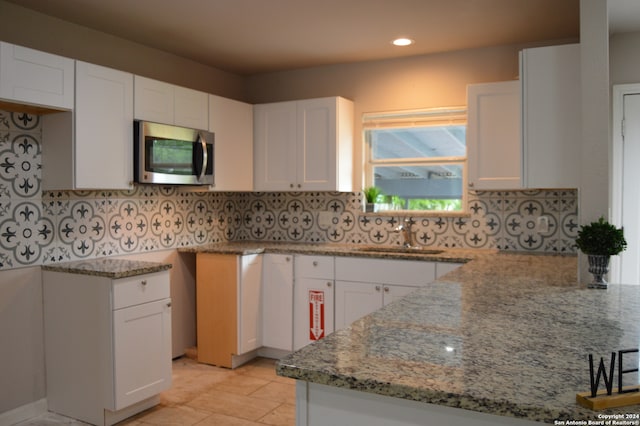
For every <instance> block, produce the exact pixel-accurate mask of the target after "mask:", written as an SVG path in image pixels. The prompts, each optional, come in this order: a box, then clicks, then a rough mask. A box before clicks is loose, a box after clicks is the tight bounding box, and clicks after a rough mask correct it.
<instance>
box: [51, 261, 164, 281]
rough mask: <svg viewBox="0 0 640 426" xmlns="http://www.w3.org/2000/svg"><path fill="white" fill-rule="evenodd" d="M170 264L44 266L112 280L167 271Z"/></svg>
mask: <svg viewBox="0 0 640 426" xmlns="http://www.w3.org/2000/svg"><path fill="white" fill-rule="evenodd" d="M170 268H171V264H170V263H156V262H146V261H140V260H126V259H111V258H100V259H91V260H80V261H76V262H66V263H57V264H51V265H43V266H42V269H43V270H45V271H54V272H67V273H72V274H83V275H93V276H100V277H107V278H112V279H118V278H126V277H133V276H136V275H143V274H150V273H153V272H160V271H166V270H167V269H170Z"/></svg>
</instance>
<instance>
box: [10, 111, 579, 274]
mask: <svg viewBox="0 0 640 426" xmlns="http://www.w3.org/2000/svg"><path fill="white" fill-rule="evenodd" d="M41 133H42V132H41V125H40V117H38V116H36V115H28V114H24V113H15V112H5V111H0V270H3V269H13V268H19V267H24V266H33V265H40V264H45V263H53V262H63V261H70V260H78V259H86V258H95V257H103V256H111V255H123V254H130V253H136V252H146V251H152V250H161V249H168V248H177V247H183V246H190V245H198V244H204V243H210V242H221V241H239V240H263V241H287V242H329V243H331V242H335V243H355V244H383V245H393V244H400V243H401V236H400V234H399V233H397V232H395V228H396V227H397V226H398V225H399V224H400V223H401V221H402V220H403V217H400V216H387V215H385V216H381V215H374V214H371V213H368V214H366V215H365V214H364V213H362V196H361V194H359V193H336V192H302V193H206V192H189V191H184V190H183V189H181V188H178V187H161V186H152V185H141V186H138V187H136V188H135V189H134V190H132V191H55V192H53V191H41V189H40V182H41V155H40V153H41V143H42V140H41V139H42V136H41ZM577 201H578V200H577V191H575V190H544V191H543V190H532V191H473V192H470V193H469V208H470V216H469V217H428V218H427V217H418V216H413V217H412V220H413V222H414V225H413V229H414V236H415V238H416V241H417V242H418V243H419V244H421V245H424V246H432V247H464V248H498V249H501V250H525V251H532V252H565V253H575V248H574V246H573V244H574V239H575V237H576V234H577V230H578V225H577V213H578V210H577V209H578V207H577V206H578V202H577ZM540 216H547V217H548V221H549V229H548V231H547V232H538V231H537V229H538V218H539V217H540Z"/></svg>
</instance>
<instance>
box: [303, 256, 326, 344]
mask: <svg viewBox="0 0 640 426" xmlns="http://www.w3.org/2000/svg"><path fill="white" fill-rule="evenodd" d="M293 297H294V300H293V302H294V304H293V317H294V327H293V350H298V349H300V348H301V347H303V346H306V345H308V344H309V343H312V342H315V341H316V340H320V339H321V338H323V337H325V336H326V335H328V334H329V333H332V332H333V329H334V328H333V318H334V258H333V257H332V256H308V255H296V256H295V264H294V291H293Z"/></svg>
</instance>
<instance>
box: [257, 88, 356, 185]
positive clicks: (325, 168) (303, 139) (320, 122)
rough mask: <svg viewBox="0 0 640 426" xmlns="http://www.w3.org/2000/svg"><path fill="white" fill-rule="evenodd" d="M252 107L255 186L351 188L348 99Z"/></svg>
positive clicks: (349, 104) (326, 99)
mask: <svg viewBox="0 0 640 426" xmlns="http://www.w3.org/2000/svg"><path fill="white" fill-rule="evenodd" d="M254 112H255V118H254V120H255V121H254V123H255V132H254V135H255V148H254V153H255V156H254V164H255V176H254V181H255V189H256V190H259V191H286V190H289V191H351V190H352V188H353V170H352V159H353V102H351V101H349V100H347V99H344V98H339V97H331V98H318V99H307V100H302V101H292V102H279V103H273V104H262V105H256V106H255V107H254Z"/></svg>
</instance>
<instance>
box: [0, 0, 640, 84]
mask: <svg viewBox="0 0 640 426" xmlns="http://www.w3.org/2000/svg"><path fill="white" fill-rule="evenodd" d="M7 1H9V2H12V3H15V4H17V5H20V6H22V7H26V8H30V9H34V10H36V11H39V12H41V13H44V14H46V15H51V16H54V17H57V18H60V19H63V20H66V21H70V22H74V23H77V24H81V25H83V26H86V27H90V28H93V29H96V30H99V31H102V32H105V33H109V34H112V35H116V36H119V37H122V38H125V39H128V40H131V41H134V42H137V43H140V44H143V45H147V46H150V47H154V48H157V49H161V50H164V51H168V52H171V53H174V54H177V55H179V56H182V57H186V58H190V59H193V60H196V61H198V62H201V63H204V64H207V65H210V66H213V67H216V68H219V69H222V70H226V71H230V72H234V73H237V74H242V75H249V74H255V73H261V72H270V71H279V70H286V69H295V68H304V67H311V66H318V65H328V64H337V63H347V62H359V61H368V60H379V59H388V58H396V57H401V56H413V55H423V54H428V53H435V52H443V51H452V50H461V49H469V48H478V47H485V46H495V45H504V44H527V43H540V42H546V41H550V40H564V39H566V40H571V39H573V40H577V38H578V36H579V0H7ZM609 4H610V16H611V18H612V28H613V27H614V23H615V25H617V26H618V28H619V29H621V30H623V31H631V30H635V28H636V27H635V25H636V24H638V23H640V1H638V0H609ZM629 10H631V11H632V13H629V12H628V11H629ZM635 17H639V18H638V19H634V18H635ZM634 20H635V21H638V22H633V21H634ZM632 24H633V28H632ZM630 28H631V29H630ZM398 36H406V37H410V38H412V39H414V40H415V41H416V43H415V44H414V45H413V46H410V47H405V48H398V47H395V46H392V45H391V44H390V42H391V40H392V39H393V38H395V37H398Z"/></svg>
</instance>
